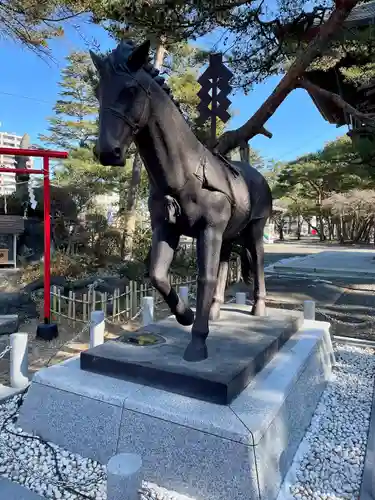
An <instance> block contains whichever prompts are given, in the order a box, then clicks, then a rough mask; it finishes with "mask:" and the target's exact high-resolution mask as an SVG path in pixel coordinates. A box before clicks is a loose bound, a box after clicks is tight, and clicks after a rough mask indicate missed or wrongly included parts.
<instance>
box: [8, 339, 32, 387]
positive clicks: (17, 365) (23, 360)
mask: <svg viewBox="0 0 375 500" xmlns="http://www.w3.org/2000/svg"><path fill="white" fill-rule="evenodd" d="M27 341H28V333H21V332H18V333H12V335H11V336H10V348H11V350H10V386H11V387H13V388H14V389H24V388H25V387H26V386H27V385H28V384H29V376H28V375H29V373H28V372H29V366H28V365H29V363H28V351H27Z"/></svg>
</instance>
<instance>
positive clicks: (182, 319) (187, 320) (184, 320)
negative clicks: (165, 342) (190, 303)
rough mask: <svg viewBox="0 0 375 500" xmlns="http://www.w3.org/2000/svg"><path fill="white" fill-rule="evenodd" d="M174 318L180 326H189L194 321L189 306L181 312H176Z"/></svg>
mask: <svg viewBox="0 0 375 500" xmlns="http://www.w3.org/2000/svg"><path fill="white" fill-rule="evenodd" d="M175 316H176V320H177V321H178V323H180V325H182V326H191V325H192V324H193V323H194V313H193V311H192V310H191V309H190V308H187V309H186V310H185V311H184V312H183V313H181V314H179V313H176V314H175Z"/></svg>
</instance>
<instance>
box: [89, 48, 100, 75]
mask: <svg viewBox="0 0 375 500" xmlns="http://www.w3.org/2000/svg"><path fill="white" fill-rule="evenodd" d="M89 52H90V57H91V60H92V62H93V63H94V66H95V68H96V69H97V70H98V72H99V73H100V71H101V69H102V67H103V59H102V58H101V56H99V55H98V54H95V52H93V51H92V50H90V51H89Z"/></svg>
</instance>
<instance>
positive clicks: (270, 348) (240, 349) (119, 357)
mask: <svg viewBox="0 0 375 500" xmlns="http://www.w3.org/2000/svg"><path fill="white" fill-rule="evenodd" d="M302 321H303V318H302V314H301V313H300V312H297V311H286V310H282V309H270V310H269V316H268V317H265V318H254V317H253V316H251V315H250V307H249V306H237V305H228V306H225V307H224V308H223V309H222V313H221V319H220V320H219V321H217V322H212V323H211V325H210V335H209V337H208V339H207V347H208V359H206V360H204V361H200V362H198V363H188V362H187V361H184V360H183V359H182V355H183V352H184V350H185V347H186V346H187V344H188V343H189V340H190V328H189V327H182V326H180V325H179V324H178V323H177V322H176V320H175V319H174V318H173V317H170V318H168V319H166V320H164V321H160V322H158V323H154V324H152V325H149V326H148V327H146V328H143V329H141V330H139V331H138V332H136V333H134V332H129V333H126V334H125V335H124V336H122V337H120V339H118V340H115V341H109V342H106V343H104V344H102V345H100V346H97V347H94V348H92V349H88V350H87V351H84V352H82V353H81V369H83V370H88V371H93V372H96V373H101V374H103V375H109V376H114V377H118V378H121V379H124V380H129V381H132V382H136V383H139V384H143V385H147V386H152V387H156V388H159V389H163V390H166V391H170V392H174V393H178V394H182V395H185V396H190V397H193V398H196V399H201V400H204V401H210V402H212V403H217V404H223V405H225V404H229V403H230V402H231V401H232V400H233V399H234V398H235V397H236V396H237V395H238V394H240V393H241V392H242V391H243V390H244V389H245V388H246V387H247V385H248V384H249V383H250V382H251V380H252V379H253V377H254V376H255V375H256V374H257V373H258V372H259V371H260V370H261V369H262V368H263V367H264V366H265V365H266V364H267V362H268V361H269V360H270V359H272V357H273V356H274V355H275V354H276V353H277V351H278V350H279V349H280V347H281V346H282V345H283V344H284V343H285V342H286V341H287V340H288V339H289V338H290V337H291V336H292V335H293V334H294V333H295V332H296V331H297V330H298V329H299V328H300V326H301V324H302ZM141 334H142V335H145V334H151V335H156V337H157V338H158V339H159V340H160V342H158V343H156V344H155V345H145V346H139V345H134V344H132V343H129V340H133V341H134V340H136V337H137V335H138V336H139V335H141ZM159 336H160V337H159ZM146 340H147V338H146Z"/></svg>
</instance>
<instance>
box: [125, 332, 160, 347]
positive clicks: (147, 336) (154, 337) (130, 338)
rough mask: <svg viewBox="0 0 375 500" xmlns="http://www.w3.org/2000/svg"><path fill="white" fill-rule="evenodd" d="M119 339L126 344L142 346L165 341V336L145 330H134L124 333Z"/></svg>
mask: <svg viewBox="0 0 375 500" xmlns="http://www.w3.org/2000/svg"><path fill="white" fill-rule="evenodd" d="M119 340H120V342H124V343H126V344H131V345H134V346H141V347H148V346H154V345H159V344H164V343H165V338H164V337H162V336H161V335H158V334H157V333H151V332H145V331H143V332H133V333H129V334H126V335H123V336H122V337H121V338H120V339H119Z"/></svg>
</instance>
